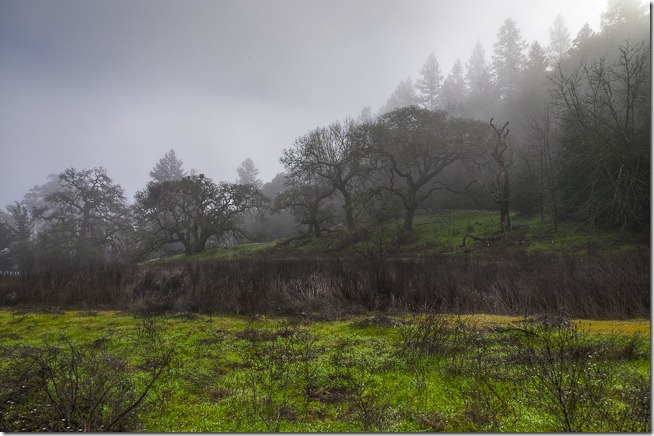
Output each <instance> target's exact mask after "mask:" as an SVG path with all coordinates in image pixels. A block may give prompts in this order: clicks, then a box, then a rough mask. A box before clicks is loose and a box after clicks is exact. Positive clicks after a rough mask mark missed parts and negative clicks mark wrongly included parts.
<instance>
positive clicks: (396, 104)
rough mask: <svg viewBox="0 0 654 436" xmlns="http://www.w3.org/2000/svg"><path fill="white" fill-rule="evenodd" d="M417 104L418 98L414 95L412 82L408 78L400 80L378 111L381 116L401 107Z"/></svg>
mask: <svg viewBox="0 0 654 436" xmlns="http://www.w3.org/2000/svg"><path fill="white" fill-rule="evenodd" d="M416 104H418V96H417V95H416V91H415V88H414V87H413V82H412V81H411V78H410V77H408V78H407V79H406V80H402V81H401V82H400V83H399V84H398V85H397V88H395V91H393V94H391V96H390V97H389V98H388V100H387V101H386V104H385V105H384V106H383V107H382V108H381V110H380V111H379V112H380V113H381V114H385V113H387V112H390V111H392V110H395V109H397V108H401V107H407V106H412V105H416Z"/></svg>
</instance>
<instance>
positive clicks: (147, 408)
mask: <svg viewBox="0 0 654 436" xmlns="http://www.w3.org/2000/svg"><path fill="white" fill-rule="evenodd" d="M649 329H650V324H649V321H648V320H634V321H620V322H612V321H587V320H586V321H578V322H572V323H568V321H567V320H563V321H561V320H558V319H549V318H543V319H533V320H530V321H529V322H525V321H524V320H521V319H518V318H514V317H499V316H485V315H466V316H460V317H459V316H441V315H417V316H409V315H406V316H405V315H402V316H400V315H398V316H386V315H374V316H367V317H357V318H352V319H345V320H336V321H327V320H318V319H317V318H311V317H307V318H306V319H295V318H294V319H289V318H273V317H264V316H256V317H245V316H204V315H192V314H178V315H170V316H158V317H136V316H133V315H130V314H126V313H119V312H103V311H98V312H88V311H87V312H84V311H65V312H60V313H21V312H10V311H7V310H2V311H0V347H1V348H2V350H3V351H8V350H12V349H14V348H15V347H18V346H26V345H30V346H33V347H44V346H45V345H44V344H49V345H51V346H58V344H63V343H64V342H62V337H65V338H66V340H67V341H68V342H65V343H72V344H77V346H79V347H87V346H88V350H100V349H102V350H104V351H106V352H107V353H108V354H110V355H111V354H112V353H113V354H115V355H126V358H127V359H128V361H129V362H130V364H129V365H128V366H127V367H126V368H128V371H129V372H130V373H131V374H132V375H133V376H134V377H133V378H130V380H133V383H134V389H135V390H138V389H139V383H140V382H139V380H147V377H146V375H147V374H148V373H149V371H152V365H154V363H153V362H156V361H157V359H158V358H159V359H161V356H163V355H164V354H165V352H166V351H167V350H173V352H172V355H171V356H172V358H171V360H170V364H169V365H168V366H167V368H166V371H165V373H164V374H163V375H162V376H161V377H160V378H159V379H158V380H157V383H156V384H155V385H154V387H153V389H152V390H151V391H149V392H148V396H147V401H146V402H144V403H142V404H140V405H139V408H138V413H137V419H135V420H134V421H133V423H132V424H130V425H132V429H133V430H140V431H150V432H164V431H189V432H190V431H203V432H219V431H231V432H235V431H250V432H252V431H274V430H280V431H338V432H340V431H425V430H437V431H557V430H581V431H607V430H618V431H620V430H621V431H630V430H639V431H649V429H650V428H651V427H650V424H649V381H650V371H649V363H650V352H649V350H650V330H649ZM94 347H95V348H94ZM64 348H65V347H64ZM64 348H62V349H64ZM91 352H93V351H91ZM121 353H122V354H121ZM2 355H4V356H10V355H11V353H9V352H4V353H2ZM8 359H9V358H8V357H4V358H3V357H0V369H1V370H2V372H3V374H4V375H10V374H13V372H11V371H10V370H11V368H12V364H13V363H15V362H11V361H9V360H8ZM99 370H100V369H99ZM99 370H98V371H99ZM137 376H138V377H137ZM139 377H140V378H139ZM0 378H3V379H5V380H8V379H9V378H10V377H2V376H0ZM0 386H2V389H3V390H2V392H0V394H1V395H3V400H4V401H5V403H6V402H7V401H11V398H14V397H15V392H14V397H11V394H12V392H13V391H11V389H13V388H12V387H11V386H10V385H9V384H8V383H7V382H3V384H1V385H0ZM645 388H647V389H645ZM645 390H646V392H645ZM556 392H565V395H563V396H561V397H556V395H555V393H556ZM552 395H555V397H552ZM2 407H3V408H2V413H3V421H1V422H2V423H3V425H4V426H5V428H3V430H4V431H12V430H14V431H15V430H21V429H22V428H21V426H28V425H29V424H30V423H31V421H30V420H29V419H27V418H25V417H23V418H22V419H23V420H22V421H21V419H19V418H20V417H18V415H20V413H23V412H20V410H19V409H16V408H10V407H8V406H7V405H4V406H2ZM46 409H47V408H46ZM21 410H22V409H21ZM25 410H27V409H25ZM46 412H47V410H46ZM46 412H44V413H46ZM50 415H52V416H55V415H56V411H51V413H50ZM44 416H47V413H46V415H44ZM41 419H45V418H41ZM13 423H17V424H13ZM12 425H16V426H17V428H15V427H12ZM32 425H36V424H35V423H33V422H32ZM39 425H41V424H39ZM25 428H27V427H25ZM40 428H47V426H45V427H40ZM27 429H28V430H29V429H30V428H27ZM73 430H74V428H73Z"/></svg>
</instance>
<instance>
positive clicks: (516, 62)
mask: <svg viewBox="0 0 654 436" xmlns="http://www.w3.org/2000/svg"><path fill="white" fill-rule="evenodd" d="M497 39H498V41H497V42H496V43H495V44H494V45H493V70H494V73H495V83H496V86H497V89H498V91H499V93H500V99H501V100H503V101H507V100H508V101H507V103H508V104H511V103H510V102H511V101H513V99H514V98H515V96H516V95H517V93H518V89H519V86H520V82H521V80H520V79H521V75H522V71H523V70H524V67H525V64H526V61H527V59H526V56H525V53H524V51H525V49H526V48H527V43H526V42H525V40H524V39H523V38H522V35H521V33H520V30H519V29H518V27H517V25H516V22H515V21H514V20H512V19H511V18H507V19H506V20H505V21H504V24H503V25H502V27H500V30H499V32H498V34H497Z"/></svg>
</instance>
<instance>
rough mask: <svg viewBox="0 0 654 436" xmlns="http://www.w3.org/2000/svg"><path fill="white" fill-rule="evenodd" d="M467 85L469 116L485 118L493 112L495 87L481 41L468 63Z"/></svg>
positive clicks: (476, 45)
mask: <svg viewBox="0 0 654 436" xmlns="http://www.w3.org/2000/svg"><path fill="white" fill-rule="evenodd" d="M466 83H467V85H468V99H467V101H468V103H467V105H466V106H467V107H468V108H469V112H470V113H469V115H470V116H473V117H476V118H484V117H485V116H486V114H487V113H489V112H492V110H491V106H492V105H493V104H494V97H493V92H494V85H493V79H492V73H491V68H490V65H489V64H488V62H487V61H486V52H485V51H484V47H483V46H482V45H481V43H480V42H479V41H477V43H476V44H475V47H474V49H473V50H472V54H471V55H470V58H469V59H468V62H467V63H466Z"/></svg>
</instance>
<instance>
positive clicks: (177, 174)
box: [150, 149, 186, 183]
mask: <svg viewBox="0 0 654 436" xmlns="http://www.w3.org/2000/svg"><path fill="white" fill-rule="evenodd" d="M182 165H183V164H182V161H181V160H180V159H178V158H177V155H176V154H175V150H172V149H171V150H170V151H169V152H168V153H166V154H165V156H164V157H162V158H161V159H159V162H157V164H156V165H155V166H154V168H152V171H150V177H152V180H154V181H155V182H157V183H163V182H172V181H173V180H180V179H181V178H182V177H184V176H185V175H186V171H184V170H183V169H182Z"/></svg>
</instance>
